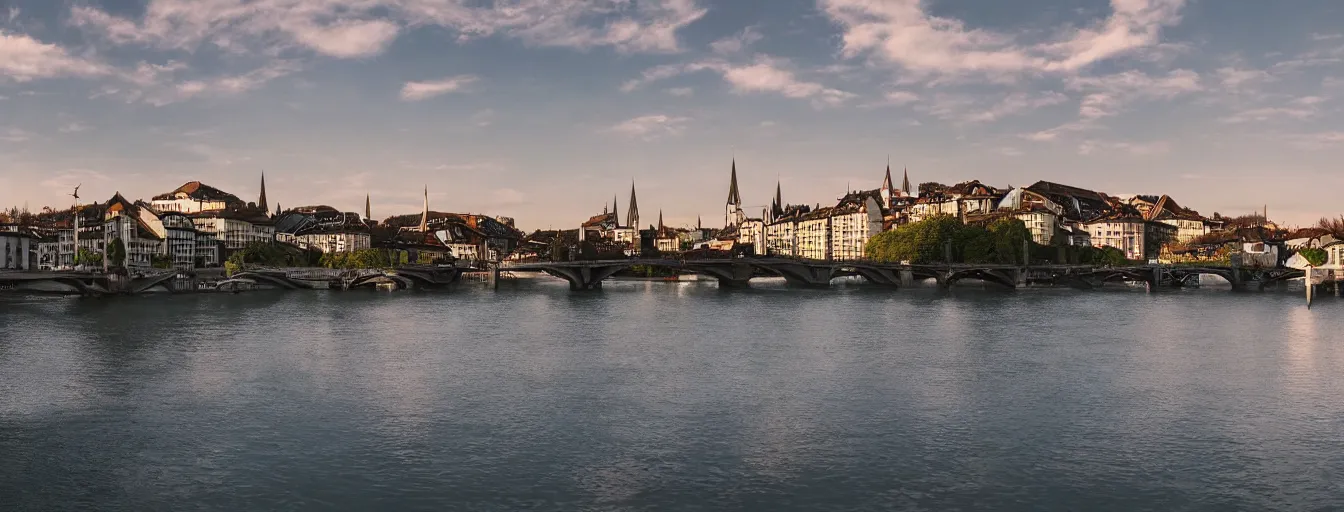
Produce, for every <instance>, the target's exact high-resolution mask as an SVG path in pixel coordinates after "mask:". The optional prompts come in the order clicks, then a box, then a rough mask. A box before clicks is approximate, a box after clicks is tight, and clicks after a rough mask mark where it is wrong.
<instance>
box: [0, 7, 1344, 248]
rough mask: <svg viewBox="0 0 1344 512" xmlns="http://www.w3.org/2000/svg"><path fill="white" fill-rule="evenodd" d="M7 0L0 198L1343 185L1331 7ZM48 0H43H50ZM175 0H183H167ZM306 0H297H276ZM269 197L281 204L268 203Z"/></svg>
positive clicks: (667, 204)
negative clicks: (633, 188)
mask: <svg viewBox="0 0 1344 512" xmlns="http://www.w3.org/2000/svg"><path fill="white" fill-rule="evenodd" d="M238 3H239V2H237V1H233V0H211V1H209V2H185V1H182V0H155V1H153V2H149V3H145V2H119V1H116V2H113V1H103V2H87V3H85V2H81V3H77V4H71V3H65V2H61V3H52V2H37V1H29V0H19V1H17V2H15V1H12V0H11V1H8V2H0V7H3V8H0V204H3V205H5V206H8V205H20V206H22V205H24V204H25V203H26V204H28V205H29V207H30V208H31V209H33V210H37V209H39V208H41V207H42V206H52V207H53V208H58V209H59V208H63V207H68V206H69V204H68V203H70V198H69V193H70V190H71V189H73V187H74V186H75V185H78V184H81V183H82V184H83V187H84V188H83V189H81V194H82V195H84V197H86V198H87V199H86V201H102V200H105V198H107V197H111V196H112V194H113V193H114V192H118V191H119V192H121V193H122V194H123V195H125V196H126V197H128V198H146V199H147V198H149V197H151V196H153V195H156V194H160V193H163V192H167V191H169V190H172V189H173V188H175V187H177V186H178V185H180V184H181V183H183V182H186V181H192V180H199V181H202V182H205V183H208V184H210V185H213V186H216V187H219V188H221V189H223V190H226V191H229V192H231V193H234V194H236V195H238V196H239V197H242V198H244V199H245V200H249V201H250V200H254V199H255V198H256V196H257V192H258V190H257V188H258V180H259V177H260V174H261V173H262V172H263V171H264V172H265V173H266V174H267V192H268V195H269V196H270V198H271V201H272V202H276V201H278V202H280V203H282V204H285V205H294V206H298V205H301V204H328V205H331V206H334V207H336V208H339V209H341V210H345V211H356V212H358V211H362V207H363V201H364V200H365V197H366V194H367V195H368V196H371V202H372V207H373V210H374V212H375V216H376V217H377V218H385V217H388V216H391V215H399V214H407V213H414V212H417V211H419V210H420V208H421V205H420V202H421V194H422V188H423V186H424V185H425V184H426V183H427V184H428V186H429V199H430V202H431V206H432V207H433V208H434V209H436V210H441V211H464V212H465V211H470V212H478V213H487V214H491V215H504V216H509V217H513V218H515V219H516V220H517V221H518V224H519V227H521V228H524V229H527V230H531V229H548V228H555V229H572V228H574V227H576V225H577V223H578V222H581V221H582V220H583V219H586V218H588V216H590V215H592V214H593V213H595V212H596V211H600V210H601V208H602V206H603V205H604V204H607V202H608V201H609V200H610V197H611V196H612V195H613V194H620V193H623V189H624V188H625V187H628V186H629V183H630V181H631V180H632V179H633V180H634V181H635V182H637V183H638V184H639V193H640V195H641V196H643V197H641V198H640V199H641V201H640V202H641V203H644V205H645V207H646V208H650V210H649V211H653V210H662V211H663V212H664V215H665V217H666V221H667V224H669V225H690V224H694V222H695V220H696V218H697V217H699V216H701V215H703V216H704V218H705V219H706V220H709V221H710V223H713V224H717V222H715V221H714V220H713V219H716V215H715V213H716V212H721V211H722V208H723V200H724V196H723V191H724V190H726V189H727V186H728V172H729V165H730V161H731V160H732V159H733V158H736V162H737V166H738V175H739V180H740V181H741V185H742V186H741V189H742V195H743V199H744V206H745V207H747V208H748V213H749V214H753V215H754V214H755V212H754V211H753V210H752V209H753V208H760V207H763V206H765V205H768V204H769V202H770V200H771V199H772V198H773V193H774V191H775V185H776V183H777V182H778V183H782V188H783V199H784V201H785V202H787V203H796V204H815V203H822V204H827V203H831V202H833V201H834V200H835V198H837V197H839V196H840V195H843V193H844V192H845V191H846V189H848V188H857V189H872V188H875V187H876V186H877V184H878V183H880V182H881V179H882V173H883V170H884V168H885V166H886V164H887V158H888V155H890V158H891V167H892V168H893V170H894V171H896V172H899V169H902V168H909V171H910V178H911V181H912V182H913V183H914V184H916V185H917V184H918V183H922V182H927V181H937V182H942V183H945V184H949V185H950V184H954V183H957V182H960V181H966V180H972V179H976V180H980V181H982V182H984V183H986V184H990V185H994V186H998V187H1008V186H1026V185H1029V184H1031V183H1033V182H1035V181H1037V180H1049V181H1055V182H1061V183H1068V184H1073V185H1077V186H1081V187H1086V188H1090V189H1094V190H1098V191H1103V192H1106V193H1109V194H1112V195H1121V194H1163V193H1166V194H1171V195H1172V196H1174V197H1176V198H1178V199H1179V200H1181V202H1182V204H1184V205H1186V206H1189V207H1191V208H1195V209H1197V210H1199V211H1200V212H1201V213H1203V214H1205V215H1212V214H1213V213H1214V212H1220V213H1222V214H1224V215H1241V214H1246V213H1251V212H1255V211H1259V210H1260V209H1261V208H1262V207H1263V205H1268V207H1269V212H1270V216H1271V217H1272V218H1274V219H1275V220H1278V221H1281V222H1285V223H1288V224H1302V225H1307V224H1312V223H1314V222H1315V220H1316V219H1317V218H1319V217H1322V216H1334V215H1337V214H1338V211H1339V207H1338V206H1336V204H1335V203H1332V202H1330V201H1331V200H1332V199H1334V198H1333V197H1332V195H1331V193H1330V192H1331V190H1333V189H1334V187H1332V185H1334V186H1338V185H1344V176H1341V175H1340V173H1338V172H1337V168H1336V165H1337V164H1335V163H1334V162H1337V161H1338V159H1339V157H1340V156H1344V130H1341V129H1340V127H1339V126H1338V125H1337V124H1334V123H1331V122H1330V119H1331V118H1332V117H1335V118H1337V114H1338V113H1339V111H1340V107H1341V95H1340V93H1344V81H1341V80H1340V79H1338V78H1336V76H1337V75H1339V72H1340V71H1341V70H1344V69H1342V68H1344V34H1341V33H1340V32H1341V30H1340V29H1339V28H1338V26H1339V23H1338V20H1340V19H1344V6H1340V5H1332V4H1331V3H1330V2H1325V1H1306V2H1298V3H1296V4H1294V6H1293V7H1294V8H1293V9H1292V10H1288V9H1283V8H1279V7H1276V6H1274V5H1235V6H1229V5H1226V4H1222V5H1220V6H1219V7H1217V8H1215V7H1213V5H1212V3H1210V2H1184V1H1181V0H1114V1H1113V2H1110V3H1109V4H1108V3H1106V2H1100V1H1056V2H1044V1H1039V2H1029V3H1015V4H1014V5H1013V6H1011V7H1009V6H1006V5H1002V4H1001V3H997V2H995V3H990V2H980V1H956V0H944V1H926V2H914V1H904V0H901V1H890V2H885V3H883V2H860V1H857V0H822V1H819V2H809V1H792V2H780V3H779V4H772V6H774V7H776V8H775V9H771V10H770V11H769V12H765V11H764V10H762V9H758V8H755V7H752V6H750V5H744V4H741V3H734V2H706V1H692V0H677V1H668V2H662V3H639V4H637V5H632V4H627V3H624V2H597V3H593V2H576V1H550V2H539V1H521V2H486V3H485V4H484V6H481V3H479V2H470V3H468V2H456V1H448V0H442V1H440V0H361V1H358V2H356V1H354V0H321V1H309V2H296V1H288V0H266V1H261V2H253V3H251V4H250V8H248V9H239V8H237V5H238ZM52 4H57V5H52ZM188 5H190V6H191V7H190V8H188V7H187V6H188ZM298 6H301V7H302V8H298ZM271 206H274V205H271Z"/></svg>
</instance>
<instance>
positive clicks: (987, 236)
mask: <svg viewBox="0 0 1344 512" xmlns="http://www.w3.org/2000/svg"><path fill="white" fill-rule="evenodd" d="M994 248H995V239H994V235H993V234H992V233H990V232H989V230H987V229H985V228H983V227H980V226H961V227H960V229H958V230H957V231H956V233H954V234H953V235H952V254H953V261H955V262H958V263H993V262H994V260H995V250H994Z"/></svg>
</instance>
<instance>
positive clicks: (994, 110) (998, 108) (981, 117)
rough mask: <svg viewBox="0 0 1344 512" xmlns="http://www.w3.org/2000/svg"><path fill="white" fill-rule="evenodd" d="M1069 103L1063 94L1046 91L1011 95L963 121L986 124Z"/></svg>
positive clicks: (971, 114)
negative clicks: (1034, 93)
mask: <svg viewBox="0 0 1344 512" xmlns="http://www.w3.org/2000/svg"><path fill="white" fill-rule="evenodd" d="M1066 101H1069V97H1068V96H1065V95H1063V94H1060V93H1057V92H1053V91H1046V92H1044V93H1042V94H1036V95H1032V94H1026V93H1013V94H1009V95H1008V96H1007V97H1005V98H1003V99H1002V100H1000V101H999V102H998V103H995V104H994V105H993V106H991V107H989V108H988V109H983V110H978V111H976V112H973V113H970V114H969V115H967V116H966V117H964V118H963V119H964V120H965V121H967V122H971V123H988V122H992V121H996V120H998V119H1000V118H1003V117H1007V116H1011V115H1014V114H1019V113H1022V112H1027V111H1031V110H1035V109H1038V108H1042V107H1048V106H1051V105H1058V104H1061V103H1064V102H1066Z"/></svg>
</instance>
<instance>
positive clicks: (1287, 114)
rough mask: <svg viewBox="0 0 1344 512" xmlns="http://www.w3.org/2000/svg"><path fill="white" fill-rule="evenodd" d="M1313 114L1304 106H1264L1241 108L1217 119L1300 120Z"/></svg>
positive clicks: (1227, 120) (1235, 121)
mask: <svg viewBox="0 0 1344 512" xmlns="http://www.w3.org/2000/svg"><path fill="white" fill-rule="evenodd" d="M1315 114H1316V112H1315V111H1313V110H1310V109H1305V108H1282V107H1265V108H1253V109H1248V110H1243V111H1241V112H1237V113H1235V114H1232V115H1230V116H1226V117H1223V118H1221V119H1219V121H1221V122H1224V123H1228V124H1237V123H1251V122H1266V121H1272V120H1275V119H1282V118H1290V119H1298V120H1301V119H1307V118H1309V117H1311V116H1313V115H1315Z"/></svg>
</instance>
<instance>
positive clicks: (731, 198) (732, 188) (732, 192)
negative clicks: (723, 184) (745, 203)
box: [728, 158, 742, 206]
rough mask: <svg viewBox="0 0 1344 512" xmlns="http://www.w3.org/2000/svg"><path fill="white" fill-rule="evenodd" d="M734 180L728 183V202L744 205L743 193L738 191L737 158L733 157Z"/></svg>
mask: <svg viewBox="0 0 1344 512" xmlns="http://www.w3.org/2000/svg"><path fill="white" fill-rule="evenodd" d="M732 172H733V176H732V181H731V182H730V183H729V184H728V204H731V205H733V206H742V195H741V194H738V192H737V159H736V158H734V159H733V171H732Z"/></svg>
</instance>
